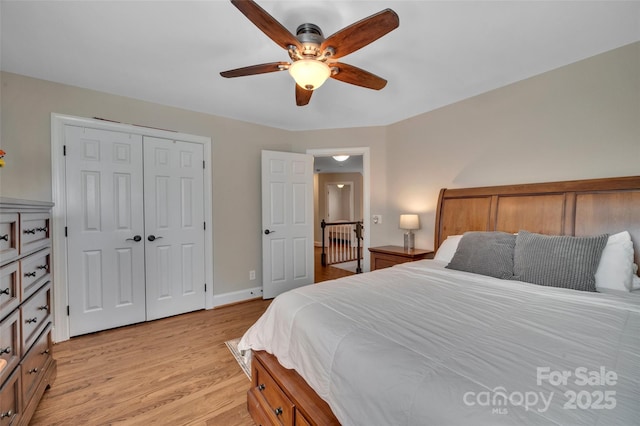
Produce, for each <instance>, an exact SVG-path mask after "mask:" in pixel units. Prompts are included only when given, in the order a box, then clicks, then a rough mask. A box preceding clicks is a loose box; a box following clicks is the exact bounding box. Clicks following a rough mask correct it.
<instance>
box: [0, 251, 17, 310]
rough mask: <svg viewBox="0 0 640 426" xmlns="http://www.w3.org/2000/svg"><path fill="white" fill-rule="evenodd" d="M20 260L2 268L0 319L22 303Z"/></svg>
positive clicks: (0, 276)
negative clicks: (19, 272) (19, 274)
mask: <svg viewBox="0 0 640 426" xmlns="http://www.w3.org/2000/svg"><path fill="white" fill-rule="evenodd" d="M20 293H21V291H20V279H19V277H18V262H13V263H10V264H8V265H7V266H3V267H2V268H0V320H1V319H2V318H4V317H5V316H7V315H9V313H11V311H13V310H14V309H15V308H17V307H18V305H19V304H20Z"/></svg>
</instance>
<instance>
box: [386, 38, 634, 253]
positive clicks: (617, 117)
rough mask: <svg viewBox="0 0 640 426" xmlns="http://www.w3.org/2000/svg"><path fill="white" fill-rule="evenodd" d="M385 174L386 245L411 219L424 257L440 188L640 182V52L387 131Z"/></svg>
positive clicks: (561, 72) (581, 65) (599, 60)
mask: <svg viewBox="0 0 640 426" xmlns="http://www.w3.org/2000/svg"><path fill="white" fill-rule="evenodd" d="M387 170H388V175H387V194H388V197H387V203H388V209H389V212H390V215H391V218H392V219H393V220H392V221H387V222H386V223H387V226H388V227H389V228H388V233H389V234H388V235H389V236H390V238H389V241H388V242H389V243H395V244H402V241H403V240H402V238H403V237H402V231H401V230H399V229H398V226H397V222H398V220H397V218H398V217H399V215H400V213H403V212H413V213H419V214H420V217H421V222H422V229H421V230H420V231H418V232H417V234H416V246H417V247H424V248H431V247H433V228H434V220H435V213H434V211H435V210H434V209H435V207H436V203H437V197H438V191H439V189H440V188H443V187H449V188H455V187H468V186H484V185H496V184H506V183H526V182H544V181H556V180H567V179H583V178H597V177H611V176H625V175H640V43H635V44H632V45H629V46H626V47H622V48H619V49H616V50H613V51H610V52H607V53H604V54H601V55H598V56H595V57H593V58H590V59H587V60H584V61H580V62H577V63H575V64H572V65H569V66H566V67H563V68H560V69H557V70H554V71H551V72H547V73H545V74H541V75H539V76H536V77H533V78H530V79H527V80H524V81H521V82H518V83H515V84H512V85H509V86H506V87H503V88H500V89H498V90H494V91H491V92H488V93H485V94H482V95H480V96H476V97H474V98H471V99H468V100H465V101H462V102H459V103H456V104H453V105H450V106H447V107H445V108H441V109H439V110H436V111H432V112H429V113H427V114H423V115H421V116H418V117H414V118H411V119H409V120H405V121H402V122H399V123H396V124H394V125H391V126H389V127H388V136H387ZM391 222H394V223H391Z"/></svg>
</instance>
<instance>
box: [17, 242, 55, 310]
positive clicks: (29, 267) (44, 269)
mask: <svg viewBox="0 0 640 426" xmlns="http://www.w3.org/2000/svg"><path fill="white" fill-rule="evenodd" d="M50 270H51V249H48V248H47V249H44V250H41V251H39V252H37V253H34V254H32V255H31V256H28V257H25V258H24V259H22V260H20V280H21V285H20V287H21V288H22V295H21V300H22V301H24V300H27V299H28V298H29V296H31V295H32V294H33V293H35V291H36V290H37V289H39V288H40V287H41V286H42V284H43V283H45V282H46V281H48V280H49V271H50Z"/></svg>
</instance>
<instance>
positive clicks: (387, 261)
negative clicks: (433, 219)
mask: <svg viewBox="0 0 640 426" xmlns="http://www.w3.org/2000/svg"><path fill="white" fill-rule="evenodd" d="M369 251H370V252H371V270H372V271H375V270H376V269H382V268H388V267H390V266H393V265H397V264H399V263H405V262H413V261H414V260H422V259H433V250H422V249H411V250H405V248H404V247H401V246H381V247H369Z"/></svg>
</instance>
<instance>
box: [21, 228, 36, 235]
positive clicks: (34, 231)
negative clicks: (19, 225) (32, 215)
mask: <svg viewBox="0 0 640 426" xmlns="http://www.w3.org/2000/svg"><path fill="white" fill-rule="evenodd" d="M22 233H23V234H35V233H36V228H32V229H25V230H24V231H22Z"/></svg>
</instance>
